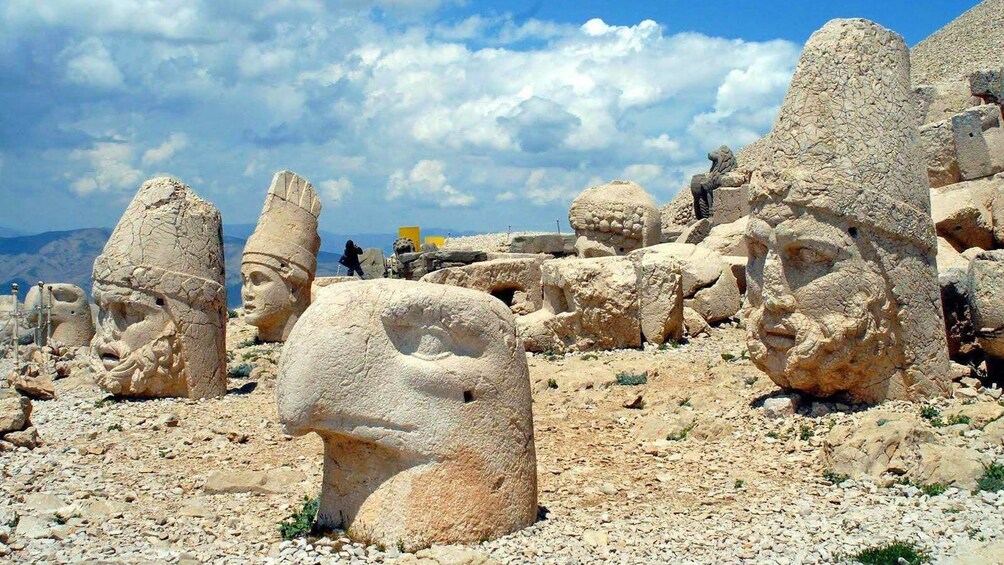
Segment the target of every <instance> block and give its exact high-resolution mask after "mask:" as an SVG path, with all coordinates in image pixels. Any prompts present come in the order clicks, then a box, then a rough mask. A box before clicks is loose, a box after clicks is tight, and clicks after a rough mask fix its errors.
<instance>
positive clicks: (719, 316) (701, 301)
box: [683, 261, 742, 324]
mask: <svg viewBox="0 0 1004 565" xmlns="http://www.w3.org/2000/svg"><path fill="white" fill-rule="evenodd" d="M721 264H722V269H721V271H720V274H719V276H718V280H716V281H715V283H714V284H713V285H711V286H709V287H707V288H703V289H701V290H699V291H698V292H697V293H695V294H694V296H693V297H692V298H688V299H686V300H684V301H683V305H684V306H686V307H687V308H690V309H692V310H694V311H695V312H697V313H698V314H700V315H701V317H702V318H704V319H705V320H706V321H707V322H708V323H709V324H716V323H718V322H721V321H723V320H727V319H729V318H731V317H733V316H735V315H736V313H737V312H739V307H740V306H742V296H741V295H740V293H739V283H738V282H736V277H735V275H733V274H732V269H731V267H729V266H728V265H727V264H725V262H724V261H722V263H721Z"/></svg>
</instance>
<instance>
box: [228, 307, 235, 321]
mask: <svg viewBox="0 0 1004 565" xmlns="http://www.w3.org/2000/svg"><path fill="white" fill-rule="evenodd" d="M236 317H237V310H231V309H229V308H228V309H227V318H230V319H234V318H236Z"/></svg>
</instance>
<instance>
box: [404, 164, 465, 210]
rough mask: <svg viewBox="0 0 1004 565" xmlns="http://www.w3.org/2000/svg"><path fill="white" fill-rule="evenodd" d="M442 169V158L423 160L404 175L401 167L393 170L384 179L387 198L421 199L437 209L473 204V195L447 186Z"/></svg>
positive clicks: (444, 165)
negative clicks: (387, 177) (388, 176)
mask: <svg viewBox="0 0 1004 565" xmlns="http://www.w3.org/2000/svg"><path fill="white" fill-rule="evenodd" d="M445 169H446V164H445V163H443V162H442V161H431V160H425V159H423V160H421V161H419V162H418V163H416V164H415V166H414V167H412V169H411V172H409V173H407V174H405V172H404V171H403V170H398V171H395V172H394V174H392V175H391V176H390V178H389V179H387V199H388V200H396V199H398V198H407V199H412V200H424V201H427V202H431V203H434V204H436V205H437V206H439V207H441V208H446V207H453V206H458V207H463V206H470V205H471V204H474V200H475V199H474V196H473V195H471V194H469V193H466V192H463V191H461V190H458V189H456V188H454V187H453V186H452V185H450V183H449V182H448V181H447V179H446V174H445Z"/></svg>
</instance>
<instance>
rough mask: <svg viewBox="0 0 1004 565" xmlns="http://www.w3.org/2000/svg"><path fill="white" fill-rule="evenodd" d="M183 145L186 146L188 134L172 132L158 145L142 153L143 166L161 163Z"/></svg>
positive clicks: (182, 147) (172, 155)
mask: <svg viewBox="0 0 1004 565" xmlns="http://www.w3.org/2000/svg"><path fill="white" fill-rule="evenodd" d="M185 147H188V136H187V135H185V134H184V133H180V132H176V133H172V134H171V135H170V136H169V137H168V138H167V141H165V142H164V143H162V144H161V145H160V146H159V147H154V148H153V149H147V150H146V151H145V152H144V153H143V166H145V167H146V166H150V165H156V164H158V163H163V162H164V161H167V160H168V159H170V158H171V157H174V154H175V153H177V152H178V151H181V150H182V149H184V148H185Z"/></svg>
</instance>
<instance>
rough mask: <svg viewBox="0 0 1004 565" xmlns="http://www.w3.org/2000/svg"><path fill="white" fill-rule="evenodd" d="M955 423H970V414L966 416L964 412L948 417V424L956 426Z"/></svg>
mask: <svg viewBox="0 0 1004 565" xmlns="http://www.w3.org/2000/svg"><path fill="white" fill-rule="evenodd" d="M955 424H969V416H964V415H962V414H956V415H954V416H951V417H949V418H948V425H949V426H954V425H955Z"/></svg>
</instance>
